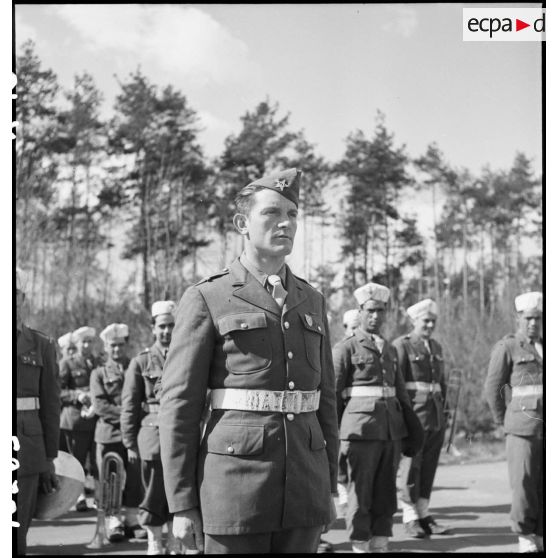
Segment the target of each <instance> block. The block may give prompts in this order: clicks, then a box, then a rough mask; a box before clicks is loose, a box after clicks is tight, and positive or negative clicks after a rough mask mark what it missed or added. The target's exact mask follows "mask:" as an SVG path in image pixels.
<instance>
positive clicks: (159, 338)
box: [152, 314, 174, 347]
mask: <svg viewBox="0 0 558 558" xmlns="http://www.w3.org/2000/svg"><path fill="white" fill-rule="evenodd" d="M173 329H174V317H173V316H172V314H159V315H158V316H155V324H154V325H153V328H152V331H153V335H154V336H155V341H156V342H157V343H159V344H160V345H162V346H163V347H168V346H169V345H170V342H171V337H172V330H173Z"/></svg>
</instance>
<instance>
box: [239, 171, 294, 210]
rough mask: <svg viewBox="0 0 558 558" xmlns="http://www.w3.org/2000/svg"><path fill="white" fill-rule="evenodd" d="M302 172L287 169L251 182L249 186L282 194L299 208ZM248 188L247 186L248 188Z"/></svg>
mask: <svg viewBox="0 0 558 558" xmlns="http://www.w3.org/2000/svg"><path fill="white" fill-rule="evenodd" d="M301 176H302V171H300V170H297V169H287V170H284V171H280V172H275V173H273V174H269V175H267V176H262V178H258V180H254V182H250V184H248V186H260V187H262V188H268V189H269V190H274V191H275V192H277V193H279V194H281V195H282V196H284V197H285V198H287V199H288V200H291V201H292V202H293V203H294V204H295V205H296V206H297V207H298V194H299V189H300V179H301ZM246 187H247V186H245V188H246Z"/></svg>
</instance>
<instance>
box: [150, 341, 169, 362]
mask: <svg viewBox="0 0 558 558" xmlns="http://www.w3.org/2000/svg"><path fill="white" fill-rule="evenodd" d="M168 350H169V348H168V347H167V354H168ZM150 351H151V352H152V353H154V354H156V355H157V356H158V357H159V358H160V359H161V360H162V361H163V362H165V352H164V351H165V349H164V348H163V347H161V345H159V343H157V342H155V343H153V345H151V349H150Z"/></svg>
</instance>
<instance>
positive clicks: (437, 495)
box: [27, 462, 517, 555]
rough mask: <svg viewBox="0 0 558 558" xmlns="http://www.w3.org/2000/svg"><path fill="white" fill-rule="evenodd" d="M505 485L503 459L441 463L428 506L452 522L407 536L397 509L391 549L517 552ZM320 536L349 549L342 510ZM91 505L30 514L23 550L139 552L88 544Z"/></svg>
mask: <svg viewBox="0 0 558 558" xmlns="http://www.w3.org/2000/svg"><path fill="white" fill-rule="evenodd" d="M509 507H510V490H509V486H508V475H507V468H506V464H505V462H496V463H481V464H467V465H441V466H440V467H439V468H438V472H437V476H436V486H435V489H434V492H433V494H432V498H431V511H432V513H433V515H434V516H435V518H436V519H437V520H438V522H439V523H444V524H447V525H450V526H451V527H452V530H451V533H450V534H448V535H438V536H432V537H431V538H430V539H411V538H408V537H407V536H406V535H405V534H404V532H403V527H402V525H401V513H400V512H399V513H397V514H396V516H395V525H394V536H393V538H392V539H391V540H390V551H392V552H422V553H440V552H471V553H485V552H505V553H509V552H512V553H514V552H517V542H516V541H517V539H516V537H515V536H514V535H513V534H512V533H511V531H510V527H509V520H508V514H509ZM338 515H339V517H338V519H337V521H336V523H335V525H334V527H333V529H332V530H330V531H329V532H328V533H326V534H325V535H324V539H325V540H327V541H328V542H330V543H331V544H332V545H333V551H334V552H350V551H351V547H350V544H349V543H348V541H347V539H346V535H345V521H344V519H342V510H341V509H338ZM95 523H96V513H95V512H94V511H91V512H85V513H78V512H71V513H68V514H66V515H64V516H63V517H61V518H59V519H56V520H53V521H37V520H35V521H34V522H33V524H32V526H31V529H30V530H29V534H28V537H27V541H28V554H30V555H37V554H46V555H52V554H59V555H76V554H77V555H94V554H95V555H97V554H138V553H139V554H144V553H145V551H146V548H147V543H146V541H127V542H122V543H115V544H112V545H110V546H108V547H105V548H103V549H102V550H90V549H88V548H86V546H85V545H86V544H87V543H88V542H89V541H90V540H91V539H92V538H93V534H94V532H95Z"/></svg>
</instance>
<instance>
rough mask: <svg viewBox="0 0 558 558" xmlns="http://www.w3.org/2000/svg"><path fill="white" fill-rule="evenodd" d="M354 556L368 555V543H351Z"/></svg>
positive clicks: (354, 541)
mask: <svg viewBox="0 0 558 558" xmlns="http://www.w3.org/2000/svg"><path fill="white" fill-rule="evenodd" d="M351 543H352V549H353V552H354V553H355V554H368V553H369V552H370V541H356V540H353V541H351Z"/></svg>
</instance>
